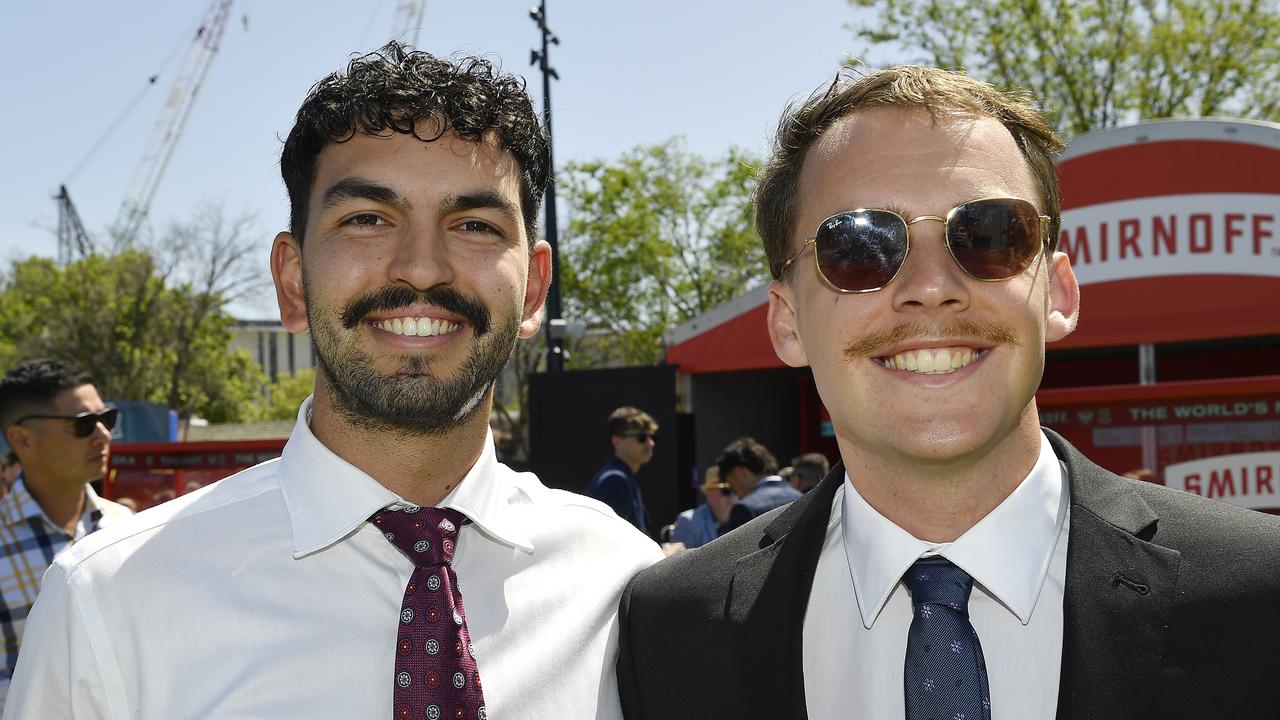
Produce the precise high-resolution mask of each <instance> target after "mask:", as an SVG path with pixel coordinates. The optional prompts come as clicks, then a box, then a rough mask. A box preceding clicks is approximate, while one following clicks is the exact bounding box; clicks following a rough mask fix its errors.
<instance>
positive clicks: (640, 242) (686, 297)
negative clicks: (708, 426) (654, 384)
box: [557, 139, 768, 367]
mask: <svg viewBox="0 0 1280 720" xmlns="http://www.w3.org/2000/svg"><path fill="white" fill-rule="evenodd" d="M755 164H756V163H755V162H754V160H753V159H752V158H750V157H748V156H747V155H746V154H745V153H743V152H742V151H740V150H736V149H734V150H730V151H729V152H728V154H727V155H726V156H724V157H722V158H717V159H705V158H702V157H699V156H697V155H694V154H692V153H690V152H688V151H687V150H685V148H684V146H683V143H682V142H681V141H679V140H678V139H672V140H669V141H667V142H665V143H663V144H661V145H655V146H651V147H637V148H635V149H633V150H631V151H629V152H627V153H624V154H623V155H622V156H621V157H619V158H618V159H617V160H614V161H596V162H585V163H572V164H570V165H568V166H566V167H565V169H564V170H563V171H562V172H560V173H559V174H558V176H557V177H558V179H557V183H558V185H557V186H558V187H559V188H560V189H561V191H562V192H563V196H564V198H565V202H566V204H567V206H568V208H569V222H568V226H567V228H566V229H565V233H564V238H563V240H562V242H561V252H562V256H563V257H562V259H561V261H560V272H561V282H562V285H561V288H562V293H563V298H564V304H565V310H566V312H565V316H566V317H567V318H568V319H569V320H570V321H577V322H585V323H586V324H587V326H588V328H589V330H588V338H587V340H586V341H584V342H581V343H578V347H577V350H578V352H576V353H574V354H573V355H571V356H570V359H569V361H570V363H571V365H572V366H574V367H589V366H592V365H601V364H650V363H656V362H660V361H661V360H662V358H663V348H662V335H663V333H664V332H665V331H666V330H667V329H668V328H670V327H672V326H674V325H677V324H679V323H681V322H684V321H686V320H689V319H691V318H693V317H696V316H697V315H699V314H700V313H702V312H704V311H706V310H708V309H710V308H712V307H715V306H717V305H719V304H721V303H723V302H725V301H727V300H729V299H731V298H733V297H735V296H737V295H740V294H742V293H743V292H745V291H746V290H748V289H750V288H752V287H754V286H755V285H758V284H760V283H762V282H764V281H765V280H766V279H767V277H768V268H767V265H766V263H765V260H764V253H763V250H762V249H761V247H760V243H759V241H758V240H756V235H755V230H754V226H753V215H752V210H751V193H752V192H753V190H754V189H755V167H754V166H755ZM593 331H595V332H593Z"/></svg>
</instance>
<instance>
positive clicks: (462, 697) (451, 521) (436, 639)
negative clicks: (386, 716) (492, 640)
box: [369, 507, 487, 720]
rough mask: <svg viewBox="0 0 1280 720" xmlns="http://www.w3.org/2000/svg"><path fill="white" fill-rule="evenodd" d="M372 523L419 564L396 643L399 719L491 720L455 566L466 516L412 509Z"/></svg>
mask: <svg viewBox="0 0 1280 720" xmlns="http://www.w3.org/2000/svg"><path fill="white" fill-rule="evenodd" d="M369 520H370V521H371V522H372V523H373V524H374V525H376V526H377V527H378V529H380V530H382V532H383V534H384V535H386V537H387V539H388V540H390V541H391V543H392V544H393V545H395V546H396V547H397V548H399V549H400V552H402V553H404V554H405V555H407V556H408V557H409V559H410V560H412V561H413V564H414V570H413V574H412V575H410V576H409V582H408V584H407V585H406V586H405V589H404V604H403V606H402V607H401V609H400V632H399V636H398V637H397V638H396V680H395V690H394V692H395V699H394V702H395V718H396V720H487V712H486V710H485V707H484V693H483V691H482V690H481V687H480V673H479V672H478V671H477V668H476V658H475V655H473V654H472V652H471V635H470V633H469V632H468V631H467V622H466V615H465V614H464V612H463V609H462V593H461V592H460V591H459V590H458V576H457V575H455V574H454V572H453V566H452V565H451V563H452V562H453V543H454V541H455V540H456V539H457V537H458V530H460V529H461V528H462V526H463V525H464V524H465V523H466V522H467V519H466V517H465V516H463V514H462V513H460V512H458V511H457V510H449V509H444V508H433V507H424V508H417V507H410V508H404V509H396V508H385V509H383V510H379V511H378V512H376V513H374V515H373V517H371V518H369Z"/></svg>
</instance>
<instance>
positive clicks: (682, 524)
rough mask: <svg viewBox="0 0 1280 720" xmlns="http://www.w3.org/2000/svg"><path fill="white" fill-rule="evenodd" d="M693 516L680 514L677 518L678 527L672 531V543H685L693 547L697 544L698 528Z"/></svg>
mask: <svg viewBox="0 0 1280 720" xmlns="http://www.w3.org/2000/svg"><path fill="white" fill-rule="evenodd" d="M693 517H694V516H693V515H692V514H689V515H686V514H684V513H680V514H679V515H677V516H676V526H675V528H673V529H672V530H671V542H679V543H684V544H685V545H686V546H692V545H693V543H695V542H697V539H696V538H695V535H696V534H697V528H696V527H695V526H694V524H693Z"/></svg>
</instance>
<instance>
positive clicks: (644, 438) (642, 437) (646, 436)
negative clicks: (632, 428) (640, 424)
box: [622, 432, 658, 443]
mask: <svg viewBox="0 0 1280 720" xmlns="http://www.w3.org/2000/svg"><path fill="white" fill-rule="evenodd" d="M622 437H633V438H635V439H637V440H639V441H640V442H642V443H645V442H649V441H650V440H653V441H654V442H657V441H658V436H657V434H656V433H647V432H626V433H622Z"/></svg>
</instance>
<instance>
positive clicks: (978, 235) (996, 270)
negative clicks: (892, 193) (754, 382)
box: [778, 198, 1050, 293]
mask: <svg viewBox="0 0 1280 720" xmlns="http://www.w3.org/2000/svg"><path fill="white" fill-rule="evenodd" d="M924 220H934V221H936V222H941V223H944V224H945V225H946V238H947V249H948V250H949V251H950V252H951V257H952V258H953V259H954V260H955V261H956V264H957V265H959V266H960V268H961V269H962V270H964V271H965V273H967V274H968V275H969V276H970V277H972V278H974V279H976V280H1008V279H1009V278H1012V277H1017V276H1018V275H1021V274H1022V272H1023V271H1024V270H1026V269H1027V267H1029V266H1030V265H1031V262H1032V261H1033V260H1035V257H1036V255H1037V254H1038V253H1040V252H1042V251H1043V250H1045V249H1047V248H1048V242H1049V238H1048V234H1049V222H1050V218H1049V217H1048V216H1047V215H1041V214H1039V212H1038V211H1037V210H1036V208H1035V206H1034V205H1032V204H1031V203H1029V202H1027V201H1026V200H1020V199H1018V198H982V199H980V200H971V201H969V202H967V203H964V204H963V205H957V206H956V207H954V208H952V209H951V210H950V212H948V213H947V216H946V217H939V216H937V215H921V216H919V217H916V218H912V219H911V220H907V219H906V218H904V217H902V216H901V215H899V214H898V213H896V212H893V211H892V210H875V209H861V208H860V209H858V210H847V211H845V212H840V213H836V214H835V215H832V216H831V217H829V218H827V219H826V220H823V221H822V224H821V225H819V226H818V232H817V234H815V235H814V236H813V237H811V238H809V240H808V242H806V243H805V244H804V245H802V246H801V247H800V249H799V250H798V251H797V252H796V254H794V255H792V256H791V257H790V258H789V259H788V260H787V261H786V262H785V263H783V265H782V269H781V270H780V271H779V272H778V277H782V276H783V275H784V274H785V273H786V271H787V268H789V267H791V265H792V264H793V263H795V261H796V260H797V259H798V258H799V257H800V255H801V254H802V253H804V251H805V249H807V248H808V247H809V246H810V245H813V246H814V254H813V256H814V260H815V262H816V264H817V267H818V275H819V276H821V277H822V279H823V280H825V281H826V283H827V284H828V285H830V286H831V287H833V288H835V289H836V290H838V291H840V292H842V293H865V292H875V291H876V290H879V289H881V288H883V287H884V286H886V285H888V284H889V283H890V282H893V279H894V278H895V277H897V275H898V271H899V270H901V269H902V263H903V262H904V261H906V259H907V250H908V249H910V247H911V233H910V232H909V228H910V226H912V225H915V224H916V223H918V222H921V221H924Z"/></svg>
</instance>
